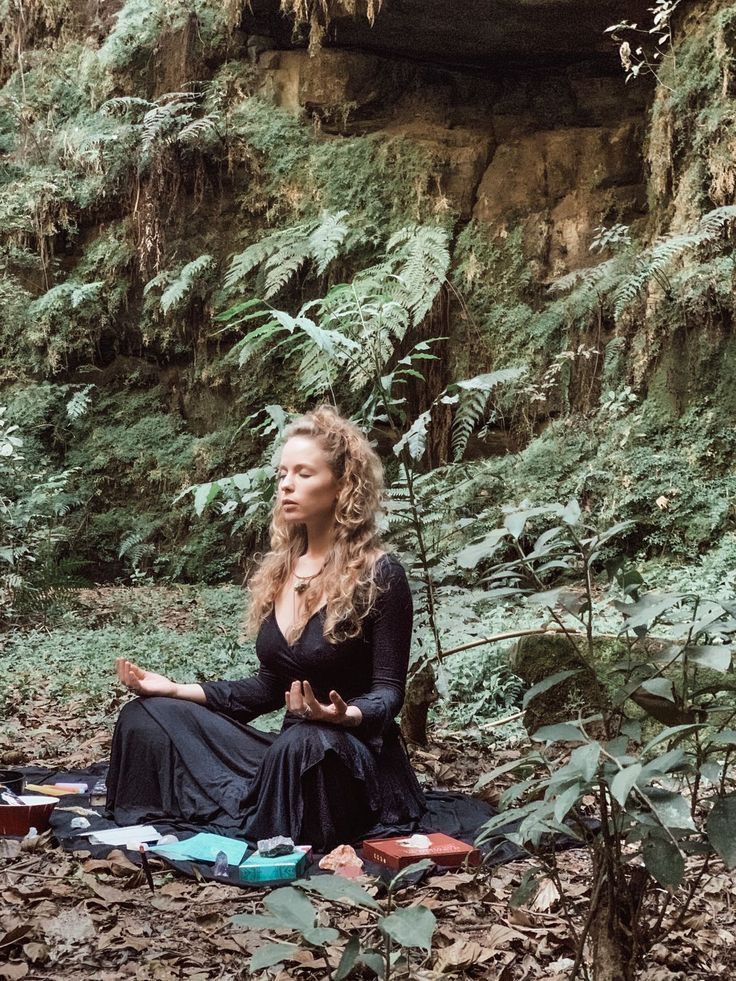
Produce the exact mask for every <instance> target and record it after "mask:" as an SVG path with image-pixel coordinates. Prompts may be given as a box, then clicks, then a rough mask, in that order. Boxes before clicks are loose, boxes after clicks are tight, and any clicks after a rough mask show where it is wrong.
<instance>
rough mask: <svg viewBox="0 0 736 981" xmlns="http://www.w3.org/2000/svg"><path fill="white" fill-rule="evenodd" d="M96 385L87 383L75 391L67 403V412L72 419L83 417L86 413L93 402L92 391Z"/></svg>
mask: <svg viewBox="0 0 736 981" xmlns="http://www.w3.org/2000/svg"><path fill="white" fill-rule="evenodd" d="M94 387H95V386H94V385H85V386H84V388H82V389H80V390H79V391H78V392H75V393H74V395H72V397H71V398H70V399H69V401H68V402H67V403H66V414H67V416H68V417H69V418H70V419H73V420H77V419H81V418H82V416H83V415H85V414H86V412H87V410H88V409H89V407H90V405H91V404H92V396H91V395H90V392H91V391H92V389H93V388H94Z"/></svg>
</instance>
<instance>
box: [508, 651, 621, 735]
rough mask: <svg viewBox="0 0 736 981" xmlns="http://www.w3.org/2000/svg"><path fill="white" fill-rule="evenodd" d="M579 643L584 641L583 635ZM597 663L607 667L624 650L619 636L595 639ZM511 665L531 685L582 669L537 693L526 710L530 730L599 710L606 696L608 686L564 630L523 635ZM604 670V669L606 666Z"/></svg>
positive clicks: (525, 716) (526, 719)
mask: <svg viewBox="0 0 736 981" xmlns="http://www.w3.org/2000/svg"><path fill="white" fill-rule="evenodd" d="M580 643H581V644H582V643H584V641H583V639H582V638H581V640H580ZM594 650H595V655H594V656H595V661H596V666H599V667H602V668H604V669H605V665H607V664H610V663H612V662H613V661H615V660H616V659H617V658H618V657H620V656H621V655H622V654H623V653H624V650H623V647H622V645H621V644H620V643H618V642H617V641H616V640H612V639H608V638H600V639H597V640H596V641H594ZM511 666H512V667H513V669H514V671H515V672H516V674H518V675H519V677H520V678H521V679H522V680H523V681H525V682H526V683H527V684H528V685H529V687H530V688H531V686H532V685H536V684H538V682H540V681H543V680H544V678H548V677H549V676H550V675H553V674H557V673H558V672H559V671H568V670H576V669H579V670H580V673H579V674H577V675H575V676H573V677H572V678H568V679H567V680H565V681H562V682H560V684H559V685H555V686H554V687H553V688H550V689H549V690H548V691H546V692H542V694H540V695H537V697H536V698H534V699H533V700H532V702H531V703H530V705H529V707H528V708H527V710H526V712H525V713H524V725H525V726H526V729H527V731H528V732H531V733H533V732H535V731H536V730H537V729H539V727H540V726H543V725H552V724H553V723H556V722H565V721H567V720H569V719H571V718H575V717H577V716H578V714H580V715H582V716H587V715H592V714H595V713H596V712H600V711H601V709H602V708H603V705H602V701H604V700H605V699H606V686H605V684H603V686H601V682H600V680H599V679H597V678H596V676H595V674H594V673H593V672H592V671H591V670H590V669H589V668H587V667H585V666H584V665H583V663H582V662H581V659H580V657H579V656H578V654H577V653H576V651H575V649H574V648H573V646H572V644H571V642H570V641H569V640H568V639H567V637H565V636H564V635H561V634H537V635H532V636H530V637H522V638H521V639H520V640H519V641H518V643H517V644H516V646H515V647H514V650H513V652H512V655H511ZM604 674H605V670H604Z"/></svg>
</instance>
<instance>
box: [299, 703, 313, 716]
mask: <svg viewBox="0 0 736 981" xmlns="http://www.w3.org/2000/svg"><path fill="white" fill-rule="evenodd" d="M311 715H312V710H311V708H310V707H309V706H308V705H305V706H304V708H303V709H302V710H301V712H300V713H299V716H300V718H302V719H309V718H311Z"/></svg>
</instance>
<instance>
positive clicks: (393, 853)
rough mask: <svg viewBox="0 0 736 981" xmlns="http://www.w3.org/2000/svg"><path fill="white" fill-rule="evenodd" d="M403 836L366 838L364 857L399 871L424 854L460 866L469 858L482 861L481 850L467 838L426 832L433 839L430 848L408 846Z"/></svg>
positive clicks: (472, 862)
mask: <svg viewBox="0 0 736 981" xmlns="http://www.w3.org/2000/svg"><path fill="white" fill-rule="evenodd" d="M408 837H409V836H408V835H404V837H403V838H372V839H371V840H370V841H364V842H363V858H365V859H366V861H368V862H378V864H379V865H385V866H386V868H389V869H393V870H394V871H396V872H398V871H399V869H403V868H405V867H406V866H407V865H411V864H412V862H418V861H419V860H420V859H422V858H431V859H432V861H433V862H434V863H435V865H444V866H446V867H448V868H452V869H454V868H457V867H458V866H459V865H463V864H464V863H465V862H466V861H467V863H468V865H480V852H479V851H478V849H477V848H473V846H472V845H466V844H465V842H464V841H458V839H457V838H451V837H450V836H449V835H443V834H440V833H436V834H431V835H427V838H429V840H430V845H429V847H428V848H407V846H406V845H404V844H402V842H404V841H406V840H407V838H408Z"/></svg>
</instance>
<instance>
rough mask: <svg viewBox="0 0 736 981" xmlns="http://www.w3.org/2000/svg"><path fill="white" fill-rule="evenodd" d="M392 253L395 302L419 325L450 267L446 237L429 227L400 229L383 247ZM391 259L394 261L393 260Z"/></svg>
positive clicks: (437, 229) (439, 231)
mask: <svg viewBox="0 0 736 981" xmlns="http://www.w3.org/2000/svg"><path fill="white" fill-rule="evenodd" d="M386 250H387V252H388V253H389V254H391V253H392V252H394V251H395V252H396V260H397V268H396V275H397V278H398V281H399V288H398V290H397V293H396V299H397V300H398V302H399V303H401V304H402V305H403V306H404V307H405V308H406V309H407V310H408V311H409V313H410V314H411V319H412V322H413V323H414V324H419V323H421V322H422V320H423V319H424V317H425V316H426V315H427V313H429V311H430V309H431V307H432V304H433V303H434V299H435V297H436V296H437V294H438V292H439V290H440V288H441V286H442V284H443V283H444V282H445V279H446V277H447V270H448V269H449V267H450V251H449V248H448V235H447V232H445V230H444V229H442V228H439V227H437V226H433V225H415V226H408V227H406V228H402V229H400V230H399V231H398V232H396V233H395V234H394V235H392V236H391V238H390V239H389V240H388V243H387V244H386ZM396 260H395V261H396Z"/></svg>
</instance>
